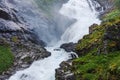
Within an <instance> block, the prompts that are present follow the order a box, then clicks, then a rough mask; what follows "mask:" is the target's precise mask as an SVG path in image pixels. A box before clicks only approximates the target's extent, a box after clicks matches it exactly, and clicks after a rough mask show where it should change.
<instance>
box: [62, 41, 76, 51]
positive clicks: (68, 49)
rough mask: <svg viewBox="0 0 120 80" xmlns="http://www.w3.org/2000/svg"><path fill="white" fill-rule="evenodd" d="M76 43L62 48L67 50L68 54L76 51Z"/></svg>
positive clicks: (64, 45) (66, 44)
mask: <svg viewBox="0 0 120 80" xmlns="http://www.w3.org/2000/svg"><path fill="white" fill-rule="evenodd" d="M75 46H76V43H72V42H71V43H65V44H62V45H61V46H60V48H63V49H65V51H67V52H71V51H75Z"/></svg>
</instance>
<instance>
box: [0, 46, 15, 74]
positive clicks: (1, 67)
mask: <svg viewBox="0 0 120 80" xmlns="http://www.w3.org/2000/svg"><path fill="white" fill-rule="evenodd" d="M13 61H14V56H13V54H12V52H11V50H10V48H9V47H8V46H4V45H2V46H0V74H1V73H2V72H4V71H6V70H8V68H10V67H11V66H12V64H13Z"/></svg>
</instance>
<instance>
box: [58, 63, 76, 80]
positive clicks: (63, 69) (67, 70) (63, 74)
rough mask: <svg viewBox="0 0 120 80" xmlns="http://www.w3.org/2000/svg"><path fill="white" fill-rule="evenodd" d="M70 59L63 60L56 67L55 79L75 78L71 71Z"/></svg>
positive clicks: (66, 79) (71, 79)
mask: <svg viewBox="0 0 120 80" xmlns="http://www.w3.org/2000/svg"><path fill="white" fill-rule="evenodd" d="M71 66H72V63H71V61H63V62H62V63H61V64H60V68H58V69H56V80H76V78H75V75H74V73H72V72H71Z"/></svg>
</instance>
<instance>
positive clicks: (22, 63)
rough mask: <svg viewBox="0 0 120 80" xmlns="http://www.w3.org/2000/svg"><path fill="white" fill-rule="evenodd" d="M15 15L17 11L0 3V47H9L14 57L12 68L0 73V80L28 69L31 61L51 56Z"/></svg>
mask: <svg viewBox="0 0 120 80" xmlns="http://www.w3.org/2000/svg"><path fill="white" fill-rule="evenodd" d="M17 15H18V14H17V11H16V10H14V9H12V8H9V7H8V6H7V5H6V4H5V3H4V0H1V1H0V46H4V45H6V46H9V47H10V49H11V51H12V53H13V55H14V62H13V65H12V67H10V68H9V69H7V70H6V71H4V72H2V74H1V75H0V80H5V79H7V78H9V77H10V76H11V75H13V74H14V73H15V72H16V71H18V70H22V69H25V68H28V67H29V66H30V65H31V64H32V62H33V61H36V60H38V59H43V58H45V57H48V56H50V55H51V53H50V52H47V51H46V49H44V48H43V46H45V44H44V42H43V41H41V40H39V39H38V38H37V37H38V36H37V35H36V34H35V33H34V30H31V29H28V28H27V27H26V25H25V24H24V23H23V22H21V20H19V18H18V17H17ZM19 17H20V16H19ZM27 26H29V25H27ZM8 57H9V56H8Z"/></svg>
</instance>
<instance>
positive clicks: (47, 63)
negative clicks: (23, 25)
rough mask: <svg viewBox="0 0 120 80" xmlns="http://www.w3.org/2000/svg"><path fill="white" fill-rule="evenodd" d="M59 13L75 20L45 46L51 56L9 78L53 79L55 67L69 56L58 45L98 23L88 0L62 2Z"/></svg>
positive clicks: (69, 40) (75, 40)
mask: <svg viewBox="0 0 120 80" xmlns="http://www.w3.org/2000/svg"><path fill="white" fill-rule="evenodd" d="M28 2H29V0H28ZM59 13H60V14H61V15H64V16H66V17H68V18H70V19H76V22H75V23H74V24H72V25H70V26H69V27H68V28H67V29H66V30H65V32H64V33H63V34H62V36H61V39H60V40H59V41H58V42H55V43H54V44H53V46H48V47H46V49H47V50H48V51H50V52H51V56H50V57H48V58H45V59H42V60H39V61H35V62H34V63H33V64H32V65H31V66H30V67H29V68H28V69H25V70H22V71H17V72H16V74H14V75H13V76H11V77H10V78H9V80H55V69H56V68H59V64H60V63H61V62H62V61H66V60H68V59H70V58H71V56H70V54H71V53H68V52H65V51H64V50H63V49H60V48H59V46H60V45H61V44H63V43H67V42H77V41H78V40H79V39H81V38H82V37H83V36H84V35H85V34H88V31H89V30H88V29H89V26H90V25H92V24H93V23H96V24H99V23H100V20H99V19H98V18H97V17H98V14H99V13H98V12H97V11H96V10H95V8H94V6H93V4H92V2H91V1H90V0H69V1H68V2H67V3H65V4H63V6H62V8H61V9H60V11H59ZM36 24H37V23H36ZM43 36H44V34H43ZM51 40H54V39H52V38H51ZM55 49H57V50H55Z"/></svg>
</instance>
